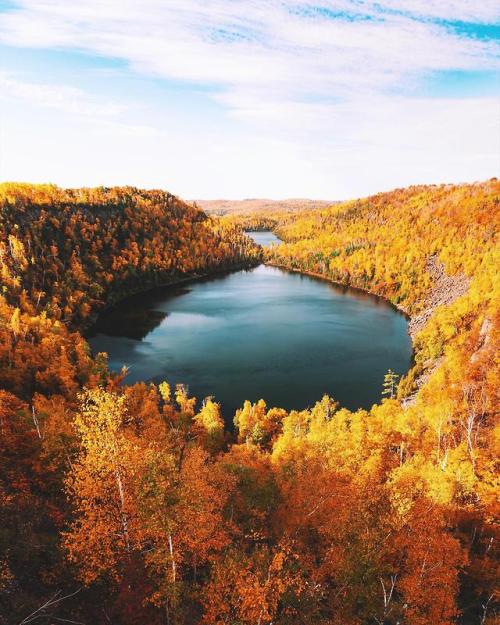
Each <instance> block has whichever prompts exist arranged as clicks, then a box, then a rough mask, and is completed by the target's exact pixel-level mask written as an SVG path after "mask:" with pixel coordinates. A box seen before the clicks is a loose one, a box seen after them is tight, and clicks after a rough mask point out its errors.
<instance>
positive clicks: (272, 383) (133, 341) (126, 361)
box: [89, 233, 412, 423]
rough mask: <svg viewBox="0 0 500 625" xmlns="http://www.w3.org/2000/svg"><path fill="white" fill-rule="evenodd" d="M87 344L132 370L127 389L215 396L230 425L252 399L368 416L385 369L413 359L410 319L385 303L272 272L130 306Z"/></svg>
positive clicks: (235, 276) (107, 317)
mask: <svg viewBox="0 0 500 625" xmlns="http://www.w3.org/2000/svg"><path fill="white" fill-rule="evenodd" d="M252 236H254V237H255V238H256V239H257V237H259V238H260V241H264V240H265V241H270V240H271V237H274V235H272V234H271V233H252ZM262 237H264V238H262ZM274 238H275V239H276V237H274ZM276 240H277V239H276ZM266 244H267V243H266ZM89 342H90V345H91V347H92V350H93V352H94V353H96V352H102V351H105V352H107V353H108V354H109V364H110V367H111V369H112V370H119V369H121V367H122V366H123V365H127V366H128V367H129V375H128V376H127V378H126V381H127V382H129V383H131V382H136V381H139V380H143V381H154V382H160V381H162V380H167V381H168V382H169V383H170V384H171V385H172V386H173V385H175V384H177V383H184V384H187V385H188V386H189V391H190V393H191V394H192V395H195V396H196V397H197V398H198V399H199V400H202V399H203V398H204V397H206V396H209V395H213V396H215V398H216V400H217V401H219V402H221V403H222V407H223V413H224V416H225V419H226V421H227V422H228V423H231V422H232V418H233V415H234V412H235V410H236V409H237V408H239V407H241V406H242V404H243V402H244V400H245V399H249V400H251V401H257V400H258V399H260V398H263V399H264V400H265V401H266V403H267V405H268V406H269V407H270V406H280V407H283V408H286V409H288V410H289V409H292V408H296V409H303V408H306V407H307V406H312V405H313V404H314V403H315V402H316V401H318V400H320V399H321V397H322V395H323V394H324V393H328V394H329V395H331V396H332V397H334V398H335V399H337V400H338V401H339V402H340V403H341V405H343V406H345V407H347V408H350V409H357V408H369V407H370V406H371V405H372V404H373V403H375V402H378V401H380V399H381V389H382V382H383V378H384V374H385V373H386V372H387V370H388V369H389V368H391V369H393V370H394V371H396V372H397V373H400V374H403V373H406V371H407V370H408V369H409V367H410V363H411V357H412V346H411V342H410V338H409V336H408V334H407V322H406V319H405V317H404V316H403V315H402V314H400V313H399V312H398V311H396V310H395V309H394V308H393V307H392V306H390V305H389V304H387V303H386V302H384V301H382V300H380V299H378V298H376V297H373V296H370V295H365V294H363V293H360V292H357V291H350V290H345V289H342V288H340V287H337V286H334V285H332V284H330V283H328V282H325V281H322V280H317V279H314V278H311V277H308V276H301V275H300V274H297V273H290V272H287V271H284V270H281V269H278V268H275V267H267V266H265V265H260V266H259V267H257V268H254V269H251V270H248V271H237V272H235V273H232V274H228V275H224V276H218V277H214V278H211V279H204V280H200V281H197V282H193V283H189V284H185V285H182V286H178V287H166V288H161V289H156V290H154V291H151V292H149V293H144V294H141V295H139V296H134V297H131V298H128V299H127V300H125V301H123V302H122V303H121V304H119V305H118V306H117V307H116V308H115V309H113V310H110V311H107V312H105V313H103V314H102V315H101V317H100V318H99V319H98V321H97V323H96V325H95V327H94V328H93V336H91V338H90V339H89Z"/></svg>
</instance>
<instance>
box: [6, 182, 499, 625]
mask: <svg viewBox="0 0 500 625" xmlns="http://www.w3.org/2000/svg"><path fill="white" fill-rule="evenodd" d="M0 201H1V206H2V209H1V210H2V219H1V222H0V229H1V230H0V244H1V248H0V254H1V258H0V260H1V270H2V288H3V293H2V295H1V296H0V323H1V326H0V333H1V343H0V349H1V353H0V358H1V361H0V363H1V364H0V385H1V388H2V390H1V391H0V516H1V518H2V526H1V530H0V622H1V623H5V624H8V625H10V624H12V623H28V622H39V623H47V624H48V623H50V624H52V623H57V622H64V621H63V620H62V619H70V620H72V621H73V622H75V621H76V622H81V623H87V624H89V625H90V624H94V623H96V624H103V625H104V624H109V623H113V624H118V625H119V624H123V625H128V624H130V625H133V624H136V623H137V624H143V623H151V624H152V625H154V624H156V623H158V624H160V623H161V624H163V623H167V624H172V625H174V624H175V625H189V624H195V623H199V624H200V625H201V624H207V625H210V624H217V625H222V624H225V625H255V624H259V625H271V624H273V625H300V624H303V625H309V624H318V625H376V624H378V625H431V624H432V625H452V624H454V623H461V624H463V625H465V624H467V625H468V624H471V625H473V624H474V625H476V624H477V625H493V623H495V622H496V618H497V616H498V613H497V612H496V606H495V596H494V589H495V582H496V580H497V578H498V561H497V558H496V556H497V550H496V542H495V541H496V539H497V526H496V518H497V512H498V508H497V494H498V483H497V479H498V466H497V458H498V440H499V439H498V435H499V429H498V427H499V426H498V419H497V416H498V411H497V405H498V403H497V402H498V396H497V390H498V377H499V376H498V373H499V372H498V354H497V349H496V348H497V341H498V327H499V324H498V317H499V313H498V310H499V306H498V304H499V284H498V279H497V271H498V269H497V268H498V266H499V260H500V259H499V256H500V253H499V249H498V242H497V239H496V236H497V231H496V229H497V225H498V217H499V205H500V185H499V183H498V182H497V181H496V180H493V181H488V182H485V183H482V184H476V185H459V186H440V187H435V186H425V187H424V186H422V187H411V188H408V189H402V190H396V191H394V192H391V193H385V194H379V195H377V196H373V197H370V198H366V199H363V200H356V201H352V202H345V203H342V204H338V205H335V206H332V207H331V208H325V209H316V210H312V211H304V212H301V213H300V214H296V213H294V214H293V215H292V214H282V215H276V216H274V215H273V220H275V221H273V225H274V224H276V226H275V227H276V232H277V233H278V235H279V236H280V238H281V239H283V241H284V243H283V244H282V245H280V246H277V247H275V248H272V249H271V250H270V251H269V252H267V253H266V260H267V261H268V262H271V263H275V264H279V265H283V266H286V267H288V268H290V269H294V270H298V271H307V272H311V273H315V274H319V275H322V276H324V277H326V278H328V279H332V280H335V281H337V282H340V283H342V284H345V285H350V286H355V287H359V288H362V289H364V290H368V291H371V292H373V293H376V294H378V295H381V296H383V297H385V298H387V299H389V300H390V301H392V302H393V303H394V304H396V305H398V306H399V307H401V308H403V309H404V310H405V311H406V312H407V313H408V314H410V315H411V316H412V320H413V322H414V325H413V331H412V334H413V340H414V346H415V367H414V368H413V369H412V370H411V371H410V372H409V374H408V375H407V376H405V378H403V380H401V381H398V380H397V379H396V378H395V377H394V376H392V375H391V374H388V376H387V378H386V383H385V389H384V397H385V399H384V400H383V401H382V402H381V403H380V404H379V405H376V406H374V407H373V408H372V409H371V410H370V411H365V410H359V411H357V412H355V413H352V412H350V411H348V410H346V409H344V408H342V407H341V406H338V405H337V403H336V402H335V399H334V398H329V397H324V398H318V399H319V401H318V403H317V404H316V405H315V406H314V407H312V408H311V409H309V410H303V411H291V412H289V413H288V412H286V411H285V410H282V409H281V408H279V407H269V406H266V404H265V402H264V401H260V402H257V403H256V404H254V405H252V404H250V403H249V402H245V404H244V406H242V408H241V409H240V410H238V411H237V413H236V415H235V428H236V431H235V433H234V434H231V433H228V432H225V431H224V424H223V420H222V417H221V412H220V407H219V405H218V404H217V403H216V398H205V399H204V400H203V398H199V399H200V400H203V401H196V399H195V398H191V397H189V395H188V393H187V389H185V388H184V387H182V386H178V387H176V388H171V387H170V386H169V385H168V380H166V381H165V382H163V383H162V384H160V385H158V386H156V385H153V384H145V383H138V384H134V385H126V384H124V383H123V382H124V378H123V376H124V374H121V375H116V374H111V373H110V372H109V371H108V369H107V365H106V358H105V356H103V355H98V356H97V357H96V358H92V357H91V355H90V352H89V349H88V345H87V343H86V342H85V340H84V339H83V337H82V335H81V330H82V328H84V327H85V326H86V325H87V324H88V322H89V320H90V319H91V318H92V315H94V314H95V313H96V312H98V311H99V310H100V309H102V308H103V307H104V306H106V305H109V304H110V303H112V302H113V301H116V300H117V299H118V298H120V297H123V296H124V295H126V294H128V293H132V292H137V291H139V290H140V289H142V288H147V287H150V286H154V285H156V284H163V283H168V282H169V281H173V280H176V279H179V278H181V279H182V278H183V277H189V276H192V275H199V274H203V273H211V272H215V271H221V270H228V269H231V268H234V267H239V266H251V265H253V264H255V263H257V262H259V260H260V255H261V251H260V250H259V249H257V248H256V247H255V246H253V245H252V243H251V242H250V241H249V240H248V239H247V238H246V237H245V236H244V235H243V234H242V232H241V229H240V228H239V227H238V225H237V224H235V219H234V218H230V219H229V218H228V219H222V220H213V219H210V218H207V217H206V216H205V215H204V213H202V212H201V211H199V210H197V209H196V208H193V207H190V206H188V205H185V204H183V203H182V202H180V201H179V200H177V199H176V198H174V197H173V196H171V195H169V194H167V193H164V192H161V191H141V190H138V189H133V188H128V187H127V188H123V189H104V188H99V189H80V190H61V189H58V188H57V187H54V186H50V185H41V186H40V185H17V184H7V185H2V186H0ZM257 218H258V217H257ZM236 221H237V219H236ZM125 382H126V379H125ZM359 383H360V384H362V383H363V381H362V380H360V381H359ZM30 615H31V616H30Z"/></svg>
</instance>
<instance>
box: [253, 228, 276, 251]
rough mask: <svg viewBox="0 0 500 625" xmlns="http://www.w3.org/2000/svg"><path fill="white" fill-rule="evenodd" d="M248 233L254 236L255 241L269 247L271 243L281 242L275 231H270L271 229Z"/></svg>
mask: <svg viewBox="0 0 500 625" xmlns="http://www.w3.org/2000/svg"><path fill="white" fill-rule="evenodd" d="M247 234H248V236H249V237H252V239H253V240H254V241H255V243H258V244H259V245H262V247H269V246H270V245H274V244H276V243H281V241H280V240H279V239H278V237H277V236H276V235H275V234H274V232H269V230H256V231H255V232H247Z"/></svg>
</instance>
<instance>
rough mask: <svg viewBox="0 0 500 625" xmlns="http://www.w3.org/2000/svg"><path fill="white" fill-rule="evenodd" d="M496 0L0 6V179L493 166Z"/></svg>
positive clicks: (386, 182) (156, 183) (404, 178)
mask: <svg viewBox="0 0 500 625" xmlns="http://www.w3.org/2000/svg"><path fill="white" fill-rule="evenodd" d="M499 36H500V3H499V2H498V1H497V0H377V1H374V0H324V1H321V0H287V1H281V0H267V1H264V0H0V179H1V180H17V181H30V182H52V183H55V184H58V185H60V186H65V187H78V186H95V185H105V186H111V185H126V184H128V185H134V186H138V187H145V188H163V189H167V190H169V191H170V192H172V193H175V194H176V195H180V196H182V197H184V198H190V199H193V198H200V199H216V198H232V199H242V198H253V197H268V198H276V199H279V198H290V197H303V198H306V197H307V198H314V199H328V200H339V199H347V198H354V197H362V196H366V195H369V194H371V193H376V192H379V191H384V190H389V189H392V188H396V187H403V186H407V185H410V184H421V183H425V184H427V183H436V184H439V183H448V182H473V181H477V180H485V179H487V178H491V177H493V176H498V175H499V174H500V74H499V69H500V55H499V50H500V43H499Z"/></svg>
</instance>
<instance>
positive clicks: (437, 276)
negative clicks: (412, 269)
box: [408, 254, 470, 338]
mask: <svg viewBox="0 0 500 625" xmlns="http://www.w3.org/2000/svg"><path fill="white" fill-rule="evenodd" d="M427 271H428V272H429V274H430V276H431V277H432V279H433V282H434V284H433V286H432V289H431V291H430V293H429V295H428V296H427V298H426V300H425V307H424V309H423V310H422V312H421V313H419V314H418V315H414V316H413V317H412V318H411V319H410V322H409V324H408V332H409V333H410V335H411V337H412V338H413V337H414V336H415V335H416V334H417V333H418V332H420V330H421V329H422V328H423V327H424V326H425V324H426V323H427V321H428V320H429V319H430V317H431V316H432V314H433V313H434V311H435V309H436V308H437V307H438V306H445V305H448V304H452V303H453V302H454V301H455V300H456V299H458V298H459V297H461V296H462V295H464V294H465V293H466V292H467V289H468V288H469V284H470V278H468V277H467V276H466V275H464V274H457V275H455V276H449V275H447V274H446V272H445V270H444V265H443V263H442V262H441V261H440V260H439V258H438V256H437V254H433V255H432V256H429V258H428V260H427Z"/></svg>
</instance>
